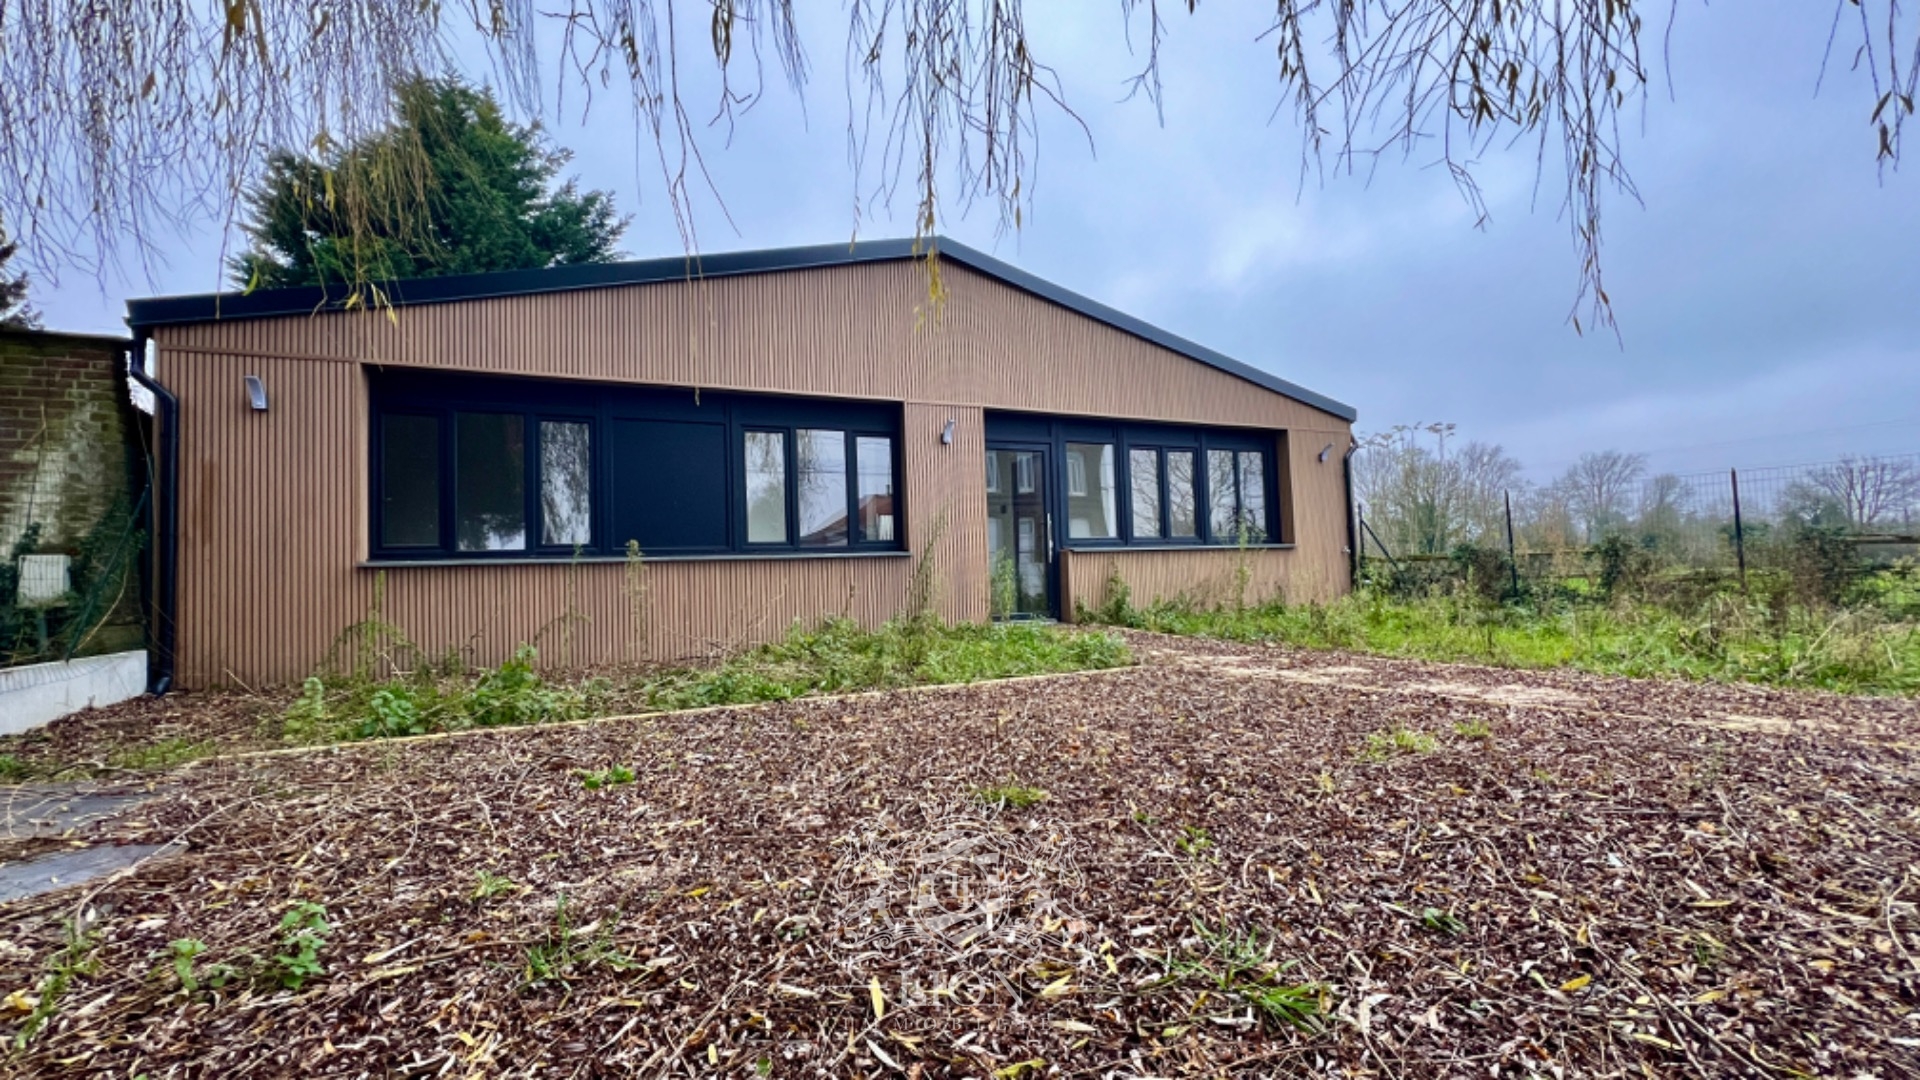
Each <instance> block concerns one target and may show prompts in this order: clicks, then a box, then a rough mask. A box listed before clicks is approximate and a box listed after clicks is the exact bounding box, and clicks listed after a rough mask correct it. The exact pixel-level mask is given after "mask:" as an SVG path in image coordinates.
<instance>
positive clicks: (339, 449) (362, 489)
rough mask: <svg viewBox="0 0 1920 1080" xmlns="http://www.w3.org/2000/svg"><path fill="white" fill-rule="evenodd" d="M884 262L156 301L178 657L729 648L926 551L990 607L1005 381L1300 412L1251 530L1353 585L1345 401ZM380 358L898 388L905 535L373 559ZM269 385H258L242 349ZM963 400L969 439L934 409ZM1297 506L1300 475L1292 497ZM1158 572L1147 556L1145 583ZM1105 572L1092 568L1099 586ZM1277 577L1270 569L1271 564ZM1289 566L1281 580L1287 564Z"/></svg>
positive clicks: (654, 377) (724, 383)
mask: <svg viewBox="0 0 1920 1080" xmlns="http://www.w3.org/2000/svg"><path fill="white" fill-rule="evenodd" d="M944 276H945V280H946V284H947V287H948V289H949V295H948V298H947V300H946V302H945V304H944V305H943V306H942V307H941V308H940V309H939V310H938V311H937V312H935V311H933V310H931V309H930V305H929V301H928V297H927V283H926V277H925V274H924V271H922V270H921V269H920V268H919V267H918V265H916V264H913V263H906V262H900V263H878V264H865V265H857V266H847V267H834V268H825V269H813V270H802V271H794V272H785V273H769V274H758V275H752V276H744V277H735V278H723V279H717V280H712V281H704V282H698V283H672V284H658V285H639V286H623V287H616V288H607V289H595V290H587V291H581V292H573V293H554V294H547V295H538V296H521V297H504V298H498V299H489V300H474V301H463V302H458V303H450V304H441V305H431V306H422V307H414V308H404V309H401V310H399V311H398V312H397V313H396V315H397V318H396V319H394V320H389V319H388V318H386V317H385V316H384V315H377V316H368V315H365V314H359V313H355V314H326V315H318V316H312V317H299V318H271V319H260V320H249V321H240V322H233V323H206V324H195V325H183V326H169V327H162V328H159V329H157V330H156V332H155V339H156V342H157V344H158V345H159V348H160V350H161V357H160V366H159V374H160V378H161V379H162V380H163V381H165V382H166V383H167V384H168V385H169V386H170V387H172V388H173V389H174V391H175V392H176V393H177V394H178V396H179V398H180V401H181V436H182V442H181V472H182V475H181V478H180V482H181V490H180V495H181V501H180V513H181V530H180V541H181V552H180V610H179V631H178V633H179V641H178V653H179V661H178V662H179V681H180V682H181V684H182V685H185V686H206V685H211V684H221V683H243V684H246V685H261V684H271V683H283V682H289V681H295V680H298V679H299V678H301V677H303V676H305V675H306V674H308V673H309V672H310V671H311V670H313V668H314V667H315V665H316V664H318V663H320V662H321V661H322V660H323V659H324V658H325V657H326V655H327V653H328V651H329V649H330V648H333V647H335V642H336V640H337V639H339V637H340V635H341V634H342V632H343V631H344V630H345V629H346V628H347V627H349V626H351V625H353V624H354V623H356V622H357V621H359V620H361V619H364V618H365V617H366V616H367V615H368V614H369V612H370V611H371V609H372V606H373V603H374V598H375V591H376V582H378V583H379V585H380V588H381V590H382V596H381V611H380V614H381V617H382V619H383V620H384V621H386V622H388V623H391V624H393V625H395V626H398V627H399V628H401V629H402V630H403V631H404V632H405V633H406V635H407V636H408V637H409V638H410V639H411V640H412V641H413V642H414V643H415V644H417V645H418V646H419V647H420V648H421V649H423V650H426V651H429V652H441V651H445V650H447V649H456V650H459V651H460V652H462V653H463V655H465V656H466V657H467V658H468V659H470V660H472V661H474V662H478V663H495V662H498V661H499V660H500V659H502V658H504V657H505V656H507V655H508V654H510V653H511V652H512V650H513V648H514V647H515V646H516V645H517V644H518V643H520V642H523V641H525V642H533V643H535V644H536V645H538V646H539V648H540V649H541V654H542V659H543V661H545V662H548V663H552V664H555V665H564V666H583V665H597V664H609V663H618V662H623V661H629V660H634V659H640V658H648V659H677V658H687V657H694V656H702V655H710V654H713V653H716V652H719V651H723V650H726V649H730V648H734V647H738V646H740V645H744V644H748V643H753V642H758V641H764V640H768V639H770V638H773V637H777V636H778V635H779V634H781V633H782V632H784V631H785V629H786V628H787V626H788V625H790V624H791V623H792V622H794V621H795V620H803V621H812V620H816V619H818V618H819V617H821V616H823V615H828V614H841V613H844V614H846V615H848V616H850V617H853V618H855V619H858V620H859V621H861V622H862V623H865V624H869V625H871V624H874V623H878V622H880V621H883V620H885V619H887V618H889V617H891V616H893V615H895V614H897V613H898V612H899V611H900V610H901V609H902V607H903V605H904V604H905V603H906V602H907V599H908V593H909V589H910V587H911V585H912V581H913V571H914V563H915V559H916V558H917V557H918V556H919V555H920V554H921V553H922V552H923V551H928V550H930V551H931V552H932V555H933V560H934V561H933V573H932V585H933V593H932V595H933V599H934V603H935V604H936V605H937V607H938V609H939V611H940V612H941V613H942V614H943V615H944V616H945V617H947V618H949V619H954V620H963V619H965V620H972V619H981V618H984V617H985V616H986V613H987V566H986V551H985V532H986V526H985V515H986V494H985V491H984V475H983V469H982V467H981V460H982V456H983V454H984V452H985V423H984V413H983V410H984V409H986V408H1001V409H1021V410H1028V411H1034V412H1050V413H1065V414H1078V415H1087V416H1102V417H1116V418H1136V419H1161V420H1176V421H1189V422H1201V423H1214V424H1235V425H1247V426H1258V427H1264V428H1271V429H1290V430H1291V432H1292V434H1291V436H1290V437H1289V438H1287V439H1284V440H1282V442H1281V444H1280V445H1281V447H1282V448H1283V452H1285V453H1286V454H1287V456H1288V457H1289V458H1290V459H1291V460H1290V475H1289V476H1287V477H1285V479H1286V480H1287V481H1288V485H1287V486H1283V491H1285V490H1287V489H1288V487H1290V489H1291V498H1290V500H1286V501H1290V502H1291V514H1292V521H1293V529H1294V532H1293V539H1294V540H1295V542H1296V543H1297V545H1298V547H1297V549H1296V550H1292V551H1270V552H1257V553H1253V555H1254V562H1255V564H1257V566H1258V567H1259V569H1258V571H1257V572H1256V580H1257V581H1258V582H1259V583H1260V584H1261V586H1262V587H1265V586H1267V585H1268V584H1270V585H1271V587H1272V588H1284V589H1285V590H1286V592H1287V595H1288V597H1289V598H1290V599H1295V598H1298V599H1305V598H1307V597H1310V596H1311V597H1325V596H1331V595H1335V594H1336V593H1338V592H1339V591H1341V590H1342V589H1344V588H1345V585H1346V565H1347V563H1346V554H1345V543H1346V537H1345V532H1344V529H1345V525H1344V517H1343V515H1344V512H1345V502H1344V492H1343V490H1342V488H1341V484H1340V462H1339V456H1338V451H1337V452H1336V453H1335V454H1334V455H1332V456H1330V459H1329V461H1328V462H1327V463H1326V464H1320V463H1318V462H1317V461H1315V460H1314V455H1315V454H1316V453H1317V452H1318V451H1319V449H1320V447H1321V446H1322V445H1323V444H1325V443H1328V442H1333V443H1336V444H1337V446H1338V450H1340V451H1343V450H1344V449H1345V446H1346V439H1347V437H1348V426H1347V424H1346V423H1345V422H1344V421H1341V420H1339V419H1338V418H1336V417H1333V416H1330V415H1328V414H1326V413H1322V412H1320V411H1318V410H1316V409H1313V408H1311V407H1310V406H1307V405H1304V404H1302V403H1300V402H1296V401H1293V400H1291V399H1289V398H1285V397H1282V396H1280V395H1278V394H1275V393H1272V392H1270V391H1267V390H1264V389H1261V388H1259V387H1256V386H1253V385H1252V384H1250V383H1247V382H1245V381H1243V380H1241V379H1238V378H1235V377H1233V376H1231V375H1228V374H1226V373H1224V372H1220V371H1216V370H1214V369H1212V368H1208V367H1206V366H1204V365H1201V364H1198V363H1196V362H1194V361H1192V360H1189V359H1187V358H1185V357H1182V356H1179V355H1178V354H1176V353H1172V352H1170V351H1167V350H1165V349H1162V348H1160V347H1159V346H1156V345H1153V344H1150V343H1148V342H1146V341H1143V340H1141V339H1138V338H1135V337H1133V336H1131V335H1129V334H1126V333H1124V332H1121V331H1119V330H1116V329H1114V328H1112V327H1108V326H1106V325H1104V324H1102V323H1098V322H1096V321H1094V320H1091V319H1088V318H1085V317H1084V316H1081V315H1078V314H1076V313H1073V312H1070V311H1068V310H1066V309H1064V308H1060V307H1057V306H1055V305H1053V304H1050V303H1048V302H1045V301H1042V300H1039V299H1037V298H1035V297H1033V296H1030V295H1028V294H1026V293H1023V292H1021V291H1019V290H1017V289H1014V288H1012V287H1010V286H1008V285H1005V284H1003V283H1001V282H999V281H996V280H994V279H992V278H989V277H986V276H984V275H980V274H976V273H974V272H972V271H970V270H966V269H964V268H961V267H958V266H955V265H951V264H948V265H946V266H945V267H944ZM364 364H395V365H407V366H421V367H437V368H448V369H462V370H472V371H488V372H496V373H505V374H518V375H529V376H541V377H549V378H553V377H558V378H579V379H593V380H607V381H621V382H642V383H654V384H663V385H692V386H700V387H706V388H715V389H736V390H748V391H763V392H771V393H791V394H817V395H824V396H834V397H853V398H869V399H883V400H890V401H898V402H903V403H905V404H904V414H903V430H902V438H903V450H904V454H903V459H904V476H903V478H902V494H903V497H904V499H905V501H906V510H907V523H906V525H907V528H906V542H907V545H908V546H909V548H910V549H911V552H912V555H913V557H905V556H891V557H838V558H835V557H825V558H798V559H759V560H756V559H714V560H702V561H692V560H689V561H659V562H649V563H645V564H644V569H643V570H641V571H640V573H639V575H638V580H639V581H640V582H641V583H642V587H641V589H640V590H639V592H638V594H637V595H636V593H635V590H634V589H632V588H630V587H629V582H630V581H631V580H633V578H632V576H631V575H630V574H629V570H628V567H627V566H625V565H624V564H622V563H619V562H591V563H579V564H573V565H546V564H504V563H503V564H497V565H481V566H475V565H462V566H404V565H398V566H388V567H385V568H384V569H383V570H380V571H376V570H374V569H371V568H367V567H363V566H361V565H359V564H360V563H361V561H362V560H364V559H365V557H366V550H367V513H368V511H367V486H368V482H369V481H368V462H367V445H368V439H367V423H368V419H367V401H366V380H365V376H364V374H363V372H362V365H364ZM249 374H252V375H259V376H260V377H261V378H262V379H263V381H264V382H265V384H266V387H267V392H268V395H269V400H270V407H269V409H268V411H266V412H264V413H256V412H253V411H251V410H250V409H248V407H247V403H246V397H245V392H244V389H243V384H242V376H244V375H249ZM948 420H952V421H953V422H954V438H953V442H952V443H951V444H950V445H948V444H943V443H942V442H941V440H940V435H941V431H942V430H943V429H944V427H945V426H946V423H947V421H948ZM1283 505H1284V502H1283ZM1233 557H1234V553H1232V552H1225V551H1214V552H1174V553H1168V554H1164V555H1163V554H1161V553H1156V552H1129V553H1121V554H1118V555H1109V554H1107V553H1104V552H1103V553H1099V554H1094V555H1084V554H1083V555H1072V556H1067V557H1066V559H1067V561H1066V562H1064V563H1063V573H1065V574H1067V576H1068V578H1069V579H1070V580H1071V583H1072V584H1071V591H1067V592H1065V595H1066V597H1067V604H1068V607H1069V609H1070V608H1071V603H1072V600H1073V599H1074V598H1083V599H1084V600H1085V602H1087V603H1090V604H1091V603H1097V602H1098V596H1097V593H1098V591H1099V590H1100V589H1101V588H1102V587H1103V584H1104V581H1105V579H1106V576H1107V566H1108V561H1109V560H1110V559H1117V560H1118V563H1119V565H1120V566H1121V568H1122V573H1123V574H1124V575H1127V576H1128V578H1129V581H1130V584H1133V588H1134V595H1135V596H1136V598H1138V599H1141V600H1143V601H1144V600H1147V599H1149V598H1151V597H1155V596H1159V595H1173V594H1175V593H1178V592H1180V591H1182V588H1181V582H1182V581H1185V582H1187V587H1186V588H1185V591H1187V592H1189V593H1191V592H1194V591H1195V590H1194V588H1193V587H1192V582H1193V580H1195V578H1194V575H1195V574H1196V573H1197V574H1200V575H1201V576H1203V577H1204V576H1206V575H1209V574H1214V573H1216V572H1217V571H1218V569H1219V565H1220V564H1221V563H1222V560H1225V565H1228V566H1229V568H1231V564H1232V559H1233ZM1134 575H1138V577H1139V580H1138V583H1134V582H1133V578H1134ZM1089 590H1091V591H1089ZM1256 591H1258V590H1256ZM1268 591H1271V589H1268Z"/></svg>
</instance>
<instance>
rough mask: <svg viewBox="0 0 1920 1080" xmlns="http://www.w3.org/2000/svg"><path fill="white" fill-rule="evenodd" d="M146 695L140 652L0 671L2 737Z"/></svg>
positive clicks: (144, 667)
mask: <svg viewBox="0 0 1920 1080" xmlns="http://www.w3.org/2000/svg"><path fill="white" fill-rule="evenodd" d="M146 689H147V654H146V653H144V652H123V653H110V654H108V655H106V656H83V657H81V658H80V659H78V660H68V661H65V662H55V663H51V664H28V665H26V666H24V667H15V668H0V735H16V734H19V733H20V732H22V731H31V730H32V729H34V728H37V727H39V726H41V725H42V724H49V723H52V722H53V721H55V720H58V719H60V718H61V717H63V716H66V715H68V714H70V713H77V712H79V711H80V710H81V709H85V708H99V707H101V706H105V705H114V704H117V703H119V702H122V701H127V700H130V699H132V698H136V697H139V696H140V695H141V694H143V693H145V692H146Z"/></svg>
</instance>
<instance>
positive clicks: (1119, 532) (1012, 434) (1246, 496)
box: [987, 413, 1286, 548]
mask: <svg viewBox="0 0 1920 1080" xmlns="http://www.w3.org/2000/svg"><path fill="white" fill-rule="evenodd" d="M1285 438H1286V436H1285V433H1284V432H1281V431H1263V430H1258V429H1248V428H1220V427H1201V426H1191V425H1181V424H1151V423H1137V422H1129V421H1096V420H1085V419H1077V418H1066V417H1048V416H1037V415H1032V414H1021V413H989V414H988V416H987V441H988V442H989V444H992V443H994V442H1006V441H1009V440H1012V441H1017V442H1021V443H1023V444H1031V443H1045V444H1047V445H1050V446H1052V447H1053V453H1052V455H1051V456H1052V460H1053V461H1054V462H1055V465H1054V472H1055V473H1056V475H1055V477H1054V487H1055V488H1056V489H1057V491H1058V494H1057V495H1056V496H1055V497H1054V498H1053V499H1052V503H1053V506H1054V509H1053V513H1054V515H1055V521H1056V535H1058V536H1060V537H1061V538H1062V541H1063V543H1064V544H1065V546H1067V547H1069V548H1100V547H1143V546H1144V547H1154V546H1169V547H1179V546H1187V545H1192V546H1204V545H1236V544H1241V543H1245V544H1249V545H1256V546H1270V545H1274V544H1276V543H1281V542H1282V538H1283V537H1284V536H1285V533H1284V531H1283V529H1282V526H1283V523H1284V522H1283V515H1284V513H1285V508H1284V506H1283V505H1282V491H1283V488H1282V486H1281V483H1280V479H1281V477H1280V469H1281V468H1282V467H1283V466H1282V461H1281V448H1282V447H1283V446H1285ZM1215 461H1222V462H1224V463H1225V468H1224V471H1218V472H1217V471H1216V470H1214V469H1212V468H1210V467H1209V466H1210V463H1212V462H1215ZM1216 505H1217V506H1219V507H1220V508H1221V510H1220V511H1219V512H1216V510H1215V508H1216Z"/></svg>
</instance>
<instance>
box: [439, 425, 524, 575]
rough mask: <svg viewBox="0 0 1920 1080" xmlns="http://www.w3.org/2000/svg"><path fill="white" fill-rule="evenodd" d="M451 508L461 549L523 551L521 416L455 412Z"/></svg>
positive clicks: (522, 440)
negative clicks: (456, 413)
mask: <svg viewBox="0 0 1920 1080" xmlns="http://www.w3.org/2000/svg"><path fill="white" fill-rule="evenodd" d="M453 513H454V527H455V531H456V536H457V538H458V546H459V548H460V550H461V551H522V550H525V548H526V546H527V442H526V420H525V419H524V418H522V417H518V416H501V415H499V414H497V413H460V414H458V415H457V416H455V418H454V477H453Z"/></svg>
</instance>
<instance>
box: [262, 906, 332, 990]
mask: <svg viewBox="0 0 1920 1080" xmlns="http://www.w3.org/2000/svg"><path fill="white" fill-rule="evenodd" d="M332 932H333V928H332V926H330V925H329V924H328V923H327V909H326V908H324V907H321V906H320V905H319V904H316V903H313V902H312V901H310V900H302V901H299V902H296V903H295V904H294V905H293V906H292V908H290V909H289V910H288V911H287V913H286V914H285V915H283V916H281V917H280V949H281V951H280V952H279V953H276V954H275V955H274V956H272V957H271V958H269V959H268V960H267V968H266V975H267V976H268V977H269V978H270V979H272V980H273V981H274V982H277V983H279V984H280V985H281V986H283V987H285V988H286V989H288V990H292V991H295V992H296V993H297V992H298V991H299V989H300V988H301V987H302V986H305V985H306V984H307V981H308V980H310V979H316V978H319V977H320V976H321V975H324V974H326V970H327V968H326V965H325V964H323V963H321V962H320V953H321V950H323V949H325V948H326V947H327V936H328V935H329V934H331V933H332Z"/></svg>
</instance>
